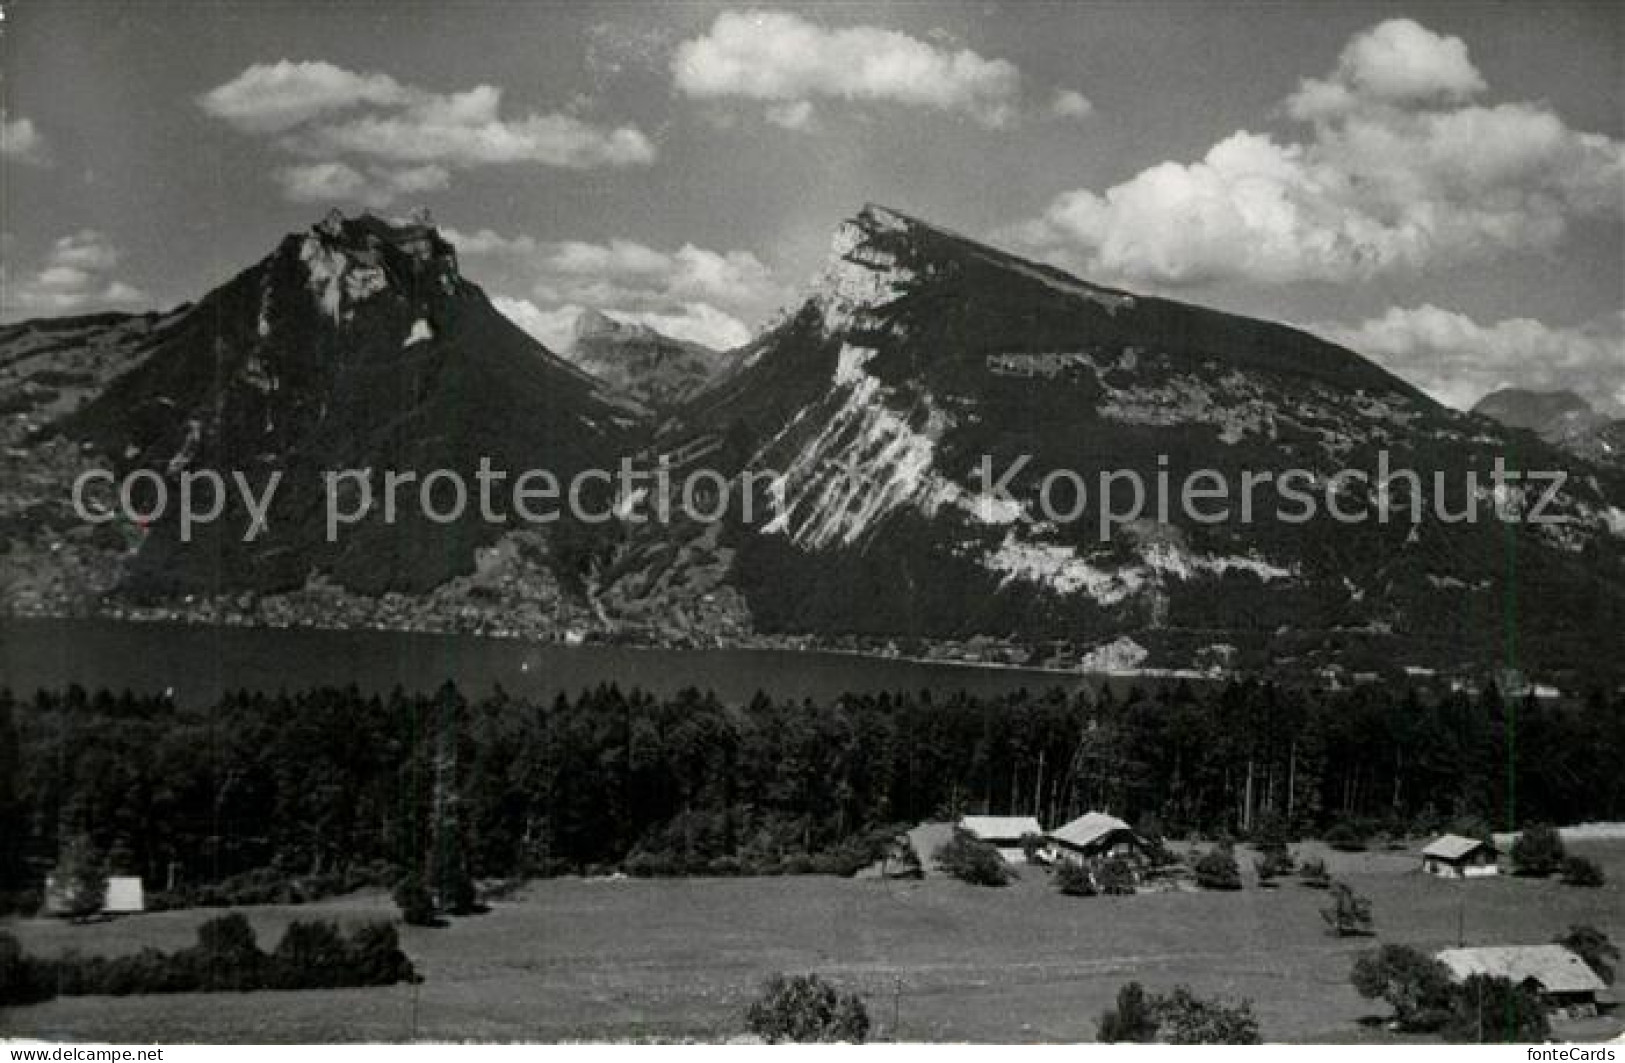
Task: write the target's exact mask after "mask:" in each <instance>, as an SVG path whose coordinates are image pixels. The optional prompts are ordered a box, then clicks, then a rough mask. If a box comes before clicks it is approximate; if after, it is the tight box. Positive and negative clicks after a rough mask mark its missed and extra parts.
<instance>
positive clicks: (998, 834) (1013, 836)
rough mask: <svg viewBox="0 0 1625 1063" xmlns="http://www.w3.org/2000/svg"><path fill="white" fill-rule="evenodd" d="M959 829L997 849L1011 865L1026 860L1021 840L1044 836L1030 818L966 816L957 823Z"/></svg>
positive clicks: (1035, 820)
mask: <svg viewBox="0 0 1625 1063" xmlns="http://www.w3.org/2000/svg"><path fill="white" fill-rule="evenodd" d="M959 829H960V830H962V831H965V832H966V833H968V834H970V835H971V836H972V837H974V838H976V839H978V840H980V841H984V842H987V843H988V844H989V845H991V846H994V847H995V848H997V849H998V850H999V855H1000V856H1002V857H1004V859H1005V862H1006V863H1011V864H1013V863H1016V862H1018V861H1021V860H1025V859H1026V858H1027V854H1026V852H1025V851H1024V850H1023V849H1022V847H1021V839H1022V838H1024V837H1026V836H1027V835H1029V834H1030V835H1034V836H1036V837H1042V836H1043V834H1044V828H1043V827H1040V826H1039V825H1038V820H1037V819H1035V818H1034V817H1032V816H966V817H964V818H963V819H961V820H960V821H959Z"/></svg>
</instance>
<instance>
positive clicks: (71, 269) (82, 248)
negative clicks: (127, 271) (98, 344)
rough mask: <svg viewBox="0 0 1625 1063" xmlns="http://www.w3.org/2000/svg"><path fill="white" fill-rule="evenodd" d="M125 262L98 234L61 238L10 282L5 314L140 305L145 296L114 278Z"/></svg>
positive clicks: (89, 231) (0, 307)
mask: <svg viewBox="0 0 1625 1063" xmlns="http://www.w3.org/2000/svg"><path fill="white" fill-rule="evenodd" d="M122 257H123V256H122V254H121V253H120V252H119V250H118V248H117V247H115V246H114V245H113V243H112V242H111V241H110V240H108V239H107V237H106V236H105V235H103V234H102V233H100V232H97V231H96V230H94V229H81V230H79V231H78V232H74V233H69V234H68V235H66V236H63V237H59V238H58V239H57V240H56V241H55V242H53V243H52V244H51V247H50V249H49V250H48V251H47V252H46V254H45V257H44V259H43V260H42V261H40V262H38V263H37V264H36V266H35V268H33V269H31V270H29V271H27V272H26V273H24V275H23V276H22V277H21V278H20V279H16V280H13V278H11V277H10V276H9V275H8V276H7V277H6V283H5V284H4V285H3V286H0V292H3V305H0V314H3V315H4V316H5V317H7V318H18V317H36V316H47V315H54V314H70V313H76V312H79V311H87V310H93V309H101V308H106V307H125V306H134V305H137V304H140V303H142V302H144V301H145V300H146V298H147V295H146V293H145V292H143V291H141V290H140V289H139V288H137V287H135V286H134V285H132V284H129V283H128V282H126V281H123V280H120V279H119V278H117V277H115V276H113V270H114V269H115V268H116V267H117V266H118V264H119V261H120V260H121V259H122Z"/></svg>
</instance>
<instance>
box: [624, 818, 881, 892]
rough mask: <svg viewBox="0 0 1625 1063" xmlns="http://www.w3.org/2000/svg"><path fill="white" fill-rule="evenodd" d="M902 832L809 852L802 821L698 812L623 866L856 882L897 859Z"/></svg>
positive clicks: (666, 829) (869, 834) (654, 872)
mask: <svg viewBox="0 0 1625 1063" xmlns="http://www.w3.org/2000/svg"><path fill="white" fill-rule="evenodd" d="M742 827H744V828H745V829H744V830H743V831H742V829H741V828H742ZM903 829H904V828H903V827H902V826H900V825H896V824H892V825H883V826H878V827H874V828H872V829H869V830H866V831H862V832H860V833H855V834H849V835H847V836H845V837H843V838H839V839H837V840H835V841H833V842H831V843H829V844H827V845H824V846H821V847H816V848H812V849H809V848H808V847H807V836H808V831H807V826H806V823H805V822H804V821H802V820H801V819H799V818H797V817H789V816H784V817H776V816H775V817H760V818H758V819H757V820H756V821H755V822H754V823H753V822H752V821H751V819H750V818H748V817H744V816H733V815H731V814H728V813H719V812H705V811H693V812H686V813H679V814H678V815H677V816H675V817H674V818H673V819H671V820H670V821H669V822H666V823H664V824H661V825H660V826H659V827H657V828H655V829H653V830H651V831H650V832H649V833H648V834H646V835H645V836H644V837H643V839H642V840H641V841H640V842H639V843H638V844H637V846H636V847H635V848H634V849H633V850H632V852H631V854H630V855H628V856H627V858H626V859H625V860H624V861H622V862H621V865H620V867H621V870H623V871H625V872H626V873H627V874H628V875H632V876H634V877H637V878H670V877H677V876H683V875H714V876H719V877H731V876H738V875H841V876H845V877H851V876H852V875H855V874H857V873H858V872H859V871H861V870H863V869H864V868H866V867H869V866H870V865H872V864H875V863H878V862H879V861H880V860H882V859H884V858H885V857H887V856H889V855H893V854H894V853H895V850H896V844H895V843H896V839H897V836H898V834H899V833H901V832H902V830H903ZM741 833H743V834H744V837H743V838H741V837H740V834H741Z"/></svg>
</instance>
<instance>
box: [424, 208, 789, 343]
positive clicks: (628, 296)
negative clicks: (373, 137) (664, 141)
mask: <svg viewBox="0 0 1625 1063" xmlns="http://www.w3.org/2000/svg"><path fill="white" fill-rule="evenodd" d="M442 232H443V234H444V235H445V237H446V238H447V239H448V240H450V241H451V242H452V244H453V245H454V246H455V247H456V248H457V252H458V255H459V256H460V257H461V259H462V260H463V261H464V262H465V263H468V262H474V263H475V265H474V267H473V269H471V272H474V271H475V270H477V272H478V275H479V276H480V278H481V280H482V282H485V283H488V284H489V285H490V286H491V287H492V288H493V289H494V290H497V291H502V292H504V293H505V294H504V296H503V297H501V298H499V299H493V302H495V303H496V304H497V306H498V308H499V309H501V310H502V311H503V313H505V314H507V315H508V316H509V317H510V318H512V319H513V320H514V321H515V322H517V323H518V324H520V325H521V326H522V327H523V328H525V330H526V331H528V332H530V333H531V334H532V335H533V336H536V337H537V338H538V339H540V340H541V341H542V342H543V343H544V344H546V345H547V346H549V347H554V348H555V349H557V347H558V346H559V345H560V344H564V343H567V342H568V340H569V337H570V327H571V326H572V325H573V323H574V321H575V318H576V315H577V314H578V313H579V312H580V311H581V310H582V309H583V308H590V309H594V310H599V311H603V312H605V313H609V314H613V315H614V316H616V317H619V318H623V319H625V320H630V321H639V322H642V323H644V324H646V325H648V326H649V327H651V328H654V329H656V330H658V331H660V332H663V333H665V334H666V335H669V336H673V337H676V338H678V339H688V340H693V341H695V342H697V343H704V344H706V345H707V346H712V347H734V346H737V345H739V344H741V343H743V342H745V341H746V340H748V339H749V338H750V335H751V328H750V324H749V323H750V322H753V321H757V320H760V319H761V318H763V317H765V316H766V315H767V313H769V312H770V311H771V310H772V309H774V308H775V307H777V306H778V305H779V304H780V303H782V302H783V300H784V298H785V295H786V293H785V291H784V289H783V288H782V286H781V285H780V284H779V282H778V281H777V279H776V278H775V277H774V275H773V271H772V270H771V269H769V268H768V266H767V265H766V264H765V263H763V262H762V261H761V260H760V259H758V258H757V257H756V256H755V255H753V254H751V253H750V252H749V251H740V250H733V251H725V252H723V251H713V250H711V249H709V248H703V247H699V246H697V245H695V244H692V243H687V244H683V245H682V246H681V247H679V248H677V249H676V250H675V251H667V250H662V249H660V248H655V247H651V246H649V245H647V244H644V243H640V242H638V241H635V240H608V241H604V242H592V241H586V240H538V239H536V238H535V237H533V236H529V235H505V234H499V233H496V232H493V231H491V230H489V229H480V230H477V231H474V232H467V233H464V232H458V231H456V230H451V229H443V230H442Z"/></svg>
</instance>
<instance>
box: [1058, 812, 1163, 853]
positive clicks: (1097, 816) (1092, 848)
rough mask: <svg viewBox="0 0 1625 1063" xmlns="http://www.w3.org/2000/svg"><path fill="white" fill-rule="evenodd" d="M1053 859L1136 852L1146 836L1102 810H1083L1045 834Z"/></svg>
mask: <svg viewBox="0 0 1625 1063" xmlns="http://www.w3.org/2000/svg"><path fill="white" fill-rule="evenodd" d="M1047 838H1048V840H1049V855H1050V859H1052V860H1073V861H1080V860H1094V859H1097V858H1101V857H1107V856H1138V855H1140V854H1142V853H1143V852H1144V851H1145V839H1143V838H1141V837H1140V836H1139V835H1138V834H1135V833H1134V831H1133V829H1132V828H1130V827H1129V825H1128V824H1127V823H1124V822H1123V821H1122V820H1120V819H1118V818H1117V817H1116V816H1110V815H1107V814H1106V813H1104V812H1086V813H1084V814H1083V815H1081V816H1079V817H1078V818H1077V819H1075V820H1073V821H1072V822H1071V823H1068V824H1067V825H1066V826H1064V827H1059V828H1057V829H1056V830H1054V831H1052V832H1050V834H1049V835H1047Z"/></svg>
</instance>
